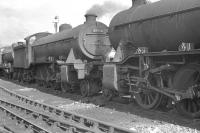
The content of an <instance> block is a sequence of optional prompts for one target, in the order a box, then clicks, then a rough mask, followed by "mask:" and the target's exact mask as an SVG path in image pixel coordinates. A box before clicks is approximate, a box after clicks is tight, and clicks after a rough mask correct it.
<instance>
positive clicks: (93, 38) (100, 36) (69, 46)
mask: <svg viewBox="0 0 200 133" xmlns="http://www.w3.org/2000/svg"><path fill="white" fill-rule="evenodd" d="M85 17H86V22H85V23H84V24H82V25H79V26H77V27H75V28H73V29H72V28H70V27H68V28H67V29H66V30H63V31H61V32H59V33H56V34H53V35H49V36H47V37H44V38H41V39H39V40H37V41H36V42H35V43H34V44H33V45H32V48H33V51H34V59H35V62H45V61H46V59H47V58H48V57H54V58H59V56H60V57H61V56H62V58H67V57H68V55H69V53H70V52H71V54H72V53H73V54H74V55H73V56H76V58H77V59H81V60H82V61H83V60H95V59H96V60H98V59H102V56H103V55H105V54H106V53H107V52H108V51H109V48H110V45H109V42H108V36H107V35H106V34H107V31H108V30H107V26H106V25H104V24H103V23H100V22H97V21H96V17H97V16H96V15H93V14H86V15H85ZM68 61H69V60H68ZM71 63H73V62H71Z"/></svg>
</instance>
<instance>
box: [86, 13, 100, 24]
mask: <svg viewBox="0 0 200 133" xmlns="http://www.w3.org/2000/svg"><path fill="white" fill-rule="evenodd" d="M85 18H86V21H85V23H91V22H96V18H97V15H95V14H86V15H85Z"/></svg>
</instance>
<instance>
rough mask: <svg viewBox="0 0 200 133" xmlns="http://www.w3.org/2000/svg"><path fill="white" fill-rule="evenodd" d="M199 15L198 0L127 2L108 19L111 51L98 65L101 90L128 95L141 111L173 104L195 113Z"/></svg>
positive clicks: (199, 83)
mask: <svg viewBox="0 0 200 133" xmlns="http://www.w3.org/2000/svg"><path fill="white" fill-rule="evenodd" d="M199 14H200V1H199V0H161V1H158V2H155V3H147V2H146V0H132V7H131V8H130V9H128V10H125V11H122V12H120V13H118V14H117V15H115V16H114V17H113V19H112V20H111V22H110V26H109V38H110V41H111V44H112V46H113V47H114V48H115V49H116V54H115V57H114V59H113V62H112V63H111V62H109V63H107V64H106V63H105V64H104V67H103V94H104V95H105V96H107V97H108V98H109V99H110V98H112V97H113V96H115V95H120V96H123V95H127V94H130V95H131V97H132V98H134V99H135V100H136V102H137V103H138V104H139V105H140V106H141V107H143V108H146V109H152V108H157V107H158V106H160V105H162V106H163V105H169V106H171V105H173V104H175V106H176V108H177V110H178V111H179V112H180V113H182V114H184V115H187V116H190V117H199V116H200V106H199V105H200V99H199V97H200V95H199V94H200V79H199V77H200V60H199V59H200V49H199V48H200V29H199V28H198V27H199V26H200V15H199Z"/></svg>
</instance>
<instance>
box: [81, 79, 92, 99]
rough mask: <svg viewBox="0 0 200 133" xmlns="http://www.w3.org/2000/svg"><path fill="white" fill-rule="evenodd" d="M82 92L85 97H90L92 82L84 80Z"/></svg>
mask: <svg viewBox="0 0 200 133" xmlns="http://www.w3.org/2000/svg"><path fill="white" fill-rule="evenodd" d="M80 90H81V95H82V96H83V97H87V96H89V90H90V82H89V81H88V80H82V81H81V83H80Z"/></svg>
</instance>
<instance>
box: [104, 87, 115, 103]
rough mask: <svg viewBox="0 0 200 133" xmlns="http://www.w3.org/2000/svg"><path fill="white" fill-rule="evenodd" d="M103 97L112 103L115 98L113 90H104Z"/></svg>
mask: <svg viewBox="0 0 200 133" xmlns="http://www.w3.org/2000/svg"><path fill="white" fill-rule="evenodd" d="M103 96H104V97H105V98H106V99H107V100H108V101H110V100H112V98H113V97H114V93H113V91H112V90H111V89H103Z"/></svg>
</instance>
